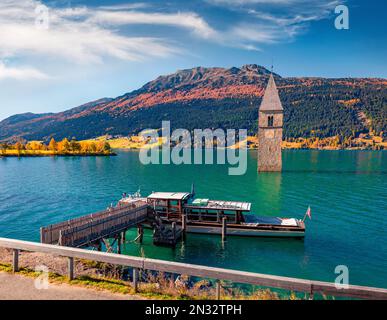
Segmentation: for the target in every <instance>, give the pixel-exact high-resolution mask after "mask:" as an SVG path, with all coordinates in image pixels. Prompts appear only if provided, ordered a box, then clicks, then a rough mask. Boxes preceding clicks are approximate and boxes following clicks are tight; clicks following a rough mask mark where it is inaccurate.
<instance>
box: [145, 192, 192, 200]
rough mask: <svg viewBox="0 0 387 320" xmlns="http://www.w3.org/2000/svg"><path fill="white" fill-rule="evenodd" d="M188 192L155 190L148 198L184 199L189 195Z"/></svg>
mask: <svg viewBox="0 0 387 320" xmlns="http://www.w3.org/2000/svg"><path fill="white" fill-rule="evenodd" d="M189 195H190V194H189V193H188V192H153V193H152V194H150V195H149V196H148V199H159V200H184V199H187V198H188V197H189Z"/></svg>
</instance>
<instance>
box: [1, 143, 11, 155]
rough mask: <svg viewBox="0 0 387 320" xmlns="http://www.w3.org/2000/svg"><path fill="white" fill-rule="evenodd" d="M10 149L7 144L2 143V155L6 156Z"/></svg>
mask: <svg viewBox="0 0 387 320" xmlns="http://www.w3.org/2000/svg"><path fill="white" fill-rule="evenodd" d="M9 148H10V146H9V144H8V143H7V142H3V143H0V149H1V153H2V154H3V155H4V154H6V153H7V150H8V149H9Z"/></svg>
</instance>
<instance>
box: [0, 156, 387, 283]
mask: <svg viewBox="0 0 387 320" xmlns="http://www.w3.org/2000/svg"><path fill="white" fill-rule="evenodd" d="M256 162H257V159H256V151H249V153H248V167H247V168H248V169H247V172H246V174H245V175H243V176H229V175H228V174H227V172H228V166H226V165H179V166H177V165H142V164H141V163H140V161H139V158H138V152H135V151H127V152H124V151H121V152H119V154H118V156H117V157H106V158H105V157H64V158H60V157H58V158H51V157H48V158H20V159H17V158H3V159H0V237H10V238H17V239H24V240H32V241H39V228H40V226H43V225H48V224H51V223H56V222H59V221H62V220H65V219H69V218H73V217H77V216H79V215H83V214H87V213H91V212H93V211H97V210H101V209H105V208H106V207H107V206H108V205H110V203H112V202H114V203H115V202H116V201H117V200H119V198H120V196H121V194H122V192H124V191H125V192H129V193H132V192H135V191H136V190H137V189H138V188H139V187H141V193H142V195H148V194H149V193H151V192H152V191H190V189H191V183H192V182H194V183H195V189H196V194H197V196H198V197H204V198H213V199H219V200H221V199H224V200H239V201H249V202H252V211H253V212H254V213H257V214H259V215H269V216H288V217H289V216H291V217H297V218H302V217H303V216H304V213H305V211H306V209H307V208H308V206H309V205H310V206H311V208H312V220H307V221H306V224H307V231H306V237H305V239H304V241H302V240H295V239H269V238H237V237H236V238H232V237H229V238H228V239H227V242H226V244H225V245H224V246H222V243H221V240H220V236H208V235H192V234H188V236H187V240H186V241H185V242H184V243H180V244H179V245H178V246H177V247H176V248H175V249H171V248H162V247H155V246H153V245H152V234H151V232H150V231H149V232H148V231H147V232H146V233H145V237H144V243H143V244H142V245H140V244H136V243H133V242H130V240H132V239H134V238H135V237H136V231H135V230H133V231H129V232H128V233H127V240H128V243H127V244H126V245H125V247H124V250H123V252H124V253H125V254H129V255H143V256H145V257H149V258H159V259H167V260H173V261H180V262H187V263H196V264H205V265H210V266H219V267H224V268H231V269H238V270H246V271H254V272H261V273H269V274H274V275H282V276H292V277H300V278H307V279H315V280H323V281H331V282H332V281H334V280H335V277H336V276H337V275H335V273H334V269H335V267H336V266H337V265H346V266H347V267H348V268H349V281H350V283H351V284H359V285H368V286H377V287H384V288H386V287H387V222H386V221H387V220H386V219H387V216H386V215H387V197H386V192H387V179H386V177H387V152H385V151H309V150H308V151H306V150H305V151H304V150H303V151H298V150H297V151H296V150H285V151H283V166H284V168H283V172H282V173H261V174H257V172H256V170H257V164H256Z"/></svg>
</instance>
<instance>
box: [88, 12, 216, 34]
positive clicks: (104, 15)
mask: <svg viewBox="0 0 387 320" xmlns="http://www.w3.org/2000/svg"><path fill="white" fill-rule="evenodd" d="M88 21H90V22H94V23H98V24H101V23H107V24H112V25H128V24H148V25H166V26H175V27H181V28H185V29H188V30H191V31H193V32H194V33H195V34H196V35H198V36H200V37H203V38H211V37H213V36H215V35H216V31H215V30H214V29H212V28H211V27H210V26H209V25H208V23H207V22H206V21H205V20H204V19H203V18H201V17H200V16H199V15H197V14H195V13H190V12H188V13H184V12H182V13H145V12H137V11H96V12H94V13H93V14H92V15H91V17H90V18H89V20H88Z"/></svg>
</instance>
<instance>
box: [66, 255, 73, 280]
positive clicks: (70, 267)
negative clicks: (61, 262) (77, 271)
mask: <svg viewBox="0 0 387 320" xmlns="http://www.w3.org/2000/svg"><path fill="white" fill-rule="evenodd" d="M67 275H68V278H69V280H70V281H71V280H74V258H73V257H68V258H67Z"/></svg>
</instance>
